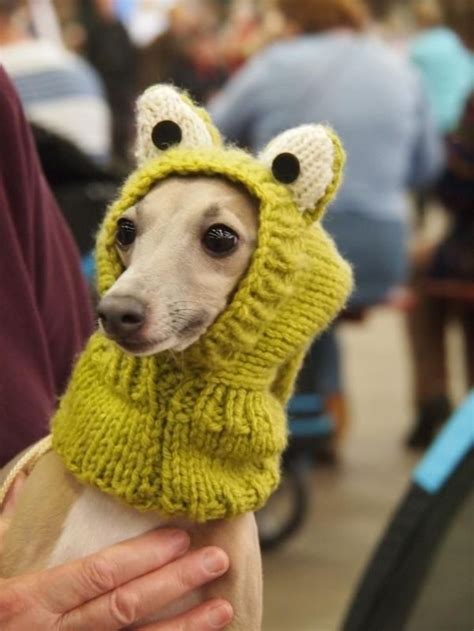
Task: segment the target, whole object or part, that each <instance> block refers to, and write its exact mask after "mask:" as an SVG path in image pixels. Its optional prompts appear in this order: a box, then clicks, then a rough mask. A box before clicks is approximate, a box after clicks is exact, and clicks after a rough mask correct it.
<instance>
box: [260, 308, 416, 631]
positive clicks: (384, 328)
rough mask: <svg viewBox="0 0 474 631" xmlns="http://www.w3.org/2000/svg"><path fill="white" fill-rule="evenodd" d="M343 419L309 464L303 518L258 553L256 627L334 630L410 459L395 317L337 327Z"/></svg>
mask: <svg viewBox="0 0 474 631" xmlns="http://www.w3.org/2000/svg"><path fill="white" fill-rule="evenodd" d="M342 338H343V343H344V348H345V364H346V365H345V373H346V379H347V389H348V393H349V399H350V406H351V411H352V425H351V428H350V432H349V434H348V436H347V438H346V441H345V444H344V448H343V451H342V457H341V463H340V465H339V466H338V467H337V468H333V469H318V470H316V471H314V472H311V473H310V474H309V475H310V476H311V477H310V480H309V482H310V485H311V487H312V489H313V493H312V498H311V500H312V506H311V511H310V516H309V518H308V520H307V522H306V524H305V525H304V527H303V528H302V529H301V531H300V532H299V533H298V534H297V535H296V536H295V537H294V538H293V539H292V540H291V541H289V542H288V543H287V544H286V545H284V547H282V548H281V549H279V550H277V551H275V552H273V553H269V554H267V555H266V556H265V557H264V580H265V615H264V626H263V629H264V631H337V630H338V629H339V628H340V623H341V619H342V617H343V616H344V613H345V612H346V609H347V607H348V604H349V600H350V598H351V595H352V593H353V591H354V588H355V586H356V584H357V580H358V577H359V575H360V573H361V571H362V570H363V568H364V567H365V565H366V563H367V561H368V559H369V557H370V555H371V553H372V550H373V548H374V546H375V544H376V542H377V541H378V539H379V536H380V535H381V532H382V531H383V530H384V528H385V525H386V523H387V520H388V518H389V516H390V514H391V513H392V511H393V510H394V508H395V506H396V504H397V502H398V501H399V499H400V498H401V495H402V494H403V492H404V490H405V489H406V487H407V484H408V481H409V476H410V472H411V470H412V468H413V466H414V464H415V463H416V457H414V456H413V455H412V454H409V453H407V452H406V451H405V450H404V448H403V447H402V441H403V437H404V435H405V433H406V431H407V428H408V425H409V422H410V417H411V410H410V390H409V385H410V369H409V364H408V357H407V352H406V340H405V336H404V327H403V315H402V314H401V313H399V312H397V311H394V310H390V309H379V310H376V311H374V312H373V314H372V315H371V316H370V317H369V319H368V320H367V321H366V322H365V323H363V324H359V325H357V324H352V325H345V327H344V329H343V331H342Z"/></svg>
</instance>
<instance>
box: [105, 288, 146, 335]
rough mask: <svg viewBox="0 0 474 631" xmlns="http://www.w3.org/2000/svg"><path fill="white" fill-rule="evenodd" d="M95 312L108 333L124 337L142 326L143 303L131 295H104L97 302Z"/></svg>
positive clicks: (143, 317)
mask: <svg viewBox="0 0 474 631" xmlns="http://www.w3.org/2000/svg"><path fill="white" fill-rule="evenodd" d="M97 314H98V316H99V319H100V321H101V323H102V326H103V327H104V330H105V332H106V333H107V334H108V335H110V336H111V337H115V338H124V337H127V336H129V335H131V334H132V333H136V332H137V331H138V330H139V329H140V328H141V327H142V326H143V324H144V322H145V305H144V304H143V303H141V302H140V301H139V300H137V299H136V298H132V297H131V296H105V297H104V298H102V300H101V301H100V302H99V306H98V308H97Z"/></svg>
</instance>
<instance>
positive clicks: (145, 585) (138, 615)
mask: <svg viewBox="0 0 474 631" xmlns="http://www.w3.org/2000/svg"><path fill="white" fill-rule="evenodd" d="M228 568H229V559H228V557H227V555H226V554H225V553H224V552H223V550H221V549H220V548H214V547H208V548H202V549H200V550H196V551H194V552H191V553H189V554H187V555H186V556H185V557H183V558H181V559H178V560H177V561H174V562H173V563H170V564H169V565H167V566H166V567H163V568H161V569H158V570H156V571H154V572H151V573H150V574H147V575H146V576H142V577H140V578H137V579H135V580H134V581H131V582H129V583H127V584H125V585H122V586H121V587H119V588H117V589H115V590H113V591H112V592H110V593H108V594H106V595H104V596H101V597H100V598H96V599H95V600H93V601H90V602H88V603H86V604H85V605H84V606H83V607H79V608H78V609H75V610H74V611H71V612H69V613H68V614H66V615H65V616H64V617H63V620H62V621H61V627H60V628H61V630H63V629H64V631H66V630H67V631H70V630H71V631H72V630H74V631H88V630H89V629H101V631H115V630H116V629H122V628H123V627H128V626H129V625H131V624H133V623H134V622H137V621H139V620H143V619H146V618H149V617H150V616H153V615H156V614H158V613H159V612H160V611H161V610H162V609H163V608H164V607H166V606H167V605H169V604H170V603H172V602H174V601H175V600H178V599H179V598H181V597H182V596H184V595H185V594H187V593H188V592H190V591H192V590H194V589H196V588H198V587H200V586H201V585H204V584H205V583H208V582H209V581H212V580H214V579H216V578H217V577H219V576H221V575H222V574H224V573H225V572H226V571H227V569H228ZM104 621H108V622H107V623H105V624H104ZM217 628H219V627H217Z"/></svg>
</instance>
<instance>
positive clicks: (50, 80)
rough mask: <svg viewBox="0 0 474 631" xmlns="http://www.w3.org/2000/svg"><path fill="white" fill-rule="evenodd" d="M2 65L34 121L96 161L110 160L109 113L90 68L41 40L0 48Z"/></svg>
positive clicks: (76, 58) (81, 61) (100, 89)
mask: <svg viewBox="0 0 474 631" xmlns="http://www.w3.org/2000/svg"><path fill="white" fill-rule="evenodd" d="M0 63H1V64H2V65H3V66H4V67H5V69H6V70H7V72H8V74H9V75H10V77H11V78H12V80H13V82H14V84H15V87H16V89H17V91H18V93H19V95H20V99H21V101H22V103H23V106H24V108H25V110H26V113H27V116H28V118H29V119H30V120H31V121H32V122H34V123H36V124H37V125H40V126H42V127H44V128H45V129H48V130H50V131H52V132H55V133H56V134H58V135H60V136H63V137H64V138H67V139H68V140H70V141H71V142H73V143H74V144H75V145H76V146H77V147H79V148H80V149H81V150H82V151H83V152H84V153H85V154H87V155H88V156H90V157H91V158H93V159H95V160H97V161H100V162H105V161H106V160H107V159H108V158H109V157H110V148H111V121H110V111H109V107H108V105H107V102H106V99H105V96H104V92H103V89H102V85H101V83H100V80H99V78H98V75H97V74H96V72H95V71H94V70H93V68H92V67H91V66H90V65H89V64H87V63H86V62H85V61H83V60H82V59H81V58H79V57H78V56H76V55H74V54H72V53H70V52H68V51H67V50H65V49H64V48H61V47H59V46H57V45H55V44H53V43H50V42H48V41H45V40H24V41H21V42H17V43H14V44H9V45H7V46H1V47H0Z"/></svg>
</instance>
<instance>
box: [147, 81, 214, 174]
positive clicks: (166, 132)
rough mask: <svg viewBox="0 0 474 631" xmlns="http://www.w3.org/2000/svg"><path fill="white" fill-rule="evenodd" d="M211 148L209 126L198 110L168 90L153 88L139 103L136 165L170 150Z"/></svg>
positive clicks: (160, 87)
mask: <svg viewBox="0 0 474 631" xmlns="http://www.w3.org/2000/svg"><path fill="white" fill-rule="evenodd" d="M212 144H214V139H213V138H212V135H211V131H210V129H209V126H208V125H206V121H205V120H204V119H203V117H202V116H199V114H198V110H197V108H196V107H194V106H193V105H192V103H191V102H190V101H189V102H188V101H187V100H186V98H183V95H182V94H180V93H179V92H178V91H177V90H175V89H174V88H172V87H171V86H169V85H156V86H152V87H151V88H148V90H146V91H145V92H144V93H143V95H142V96H141V97H140V98H139V99H138V103H137V144H136V151H135V155H136V158H137V162H138V164H139V165H140V164H142V163H143V162H145V161H147V160H150V159H151V158H155V157H156V156H158V155H160V153H161V152H163V151H166V150H167V149H169V148H170V147H174V146H179V147H184V148H187V147H209V146H211V145H212Z"/></svg>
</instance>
